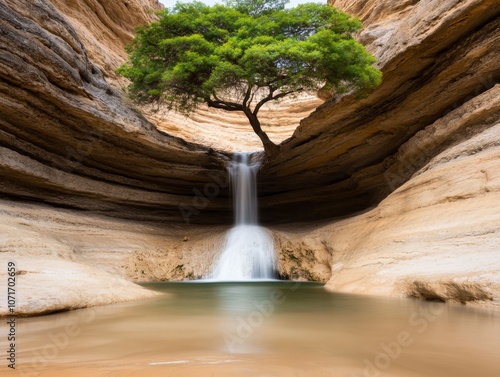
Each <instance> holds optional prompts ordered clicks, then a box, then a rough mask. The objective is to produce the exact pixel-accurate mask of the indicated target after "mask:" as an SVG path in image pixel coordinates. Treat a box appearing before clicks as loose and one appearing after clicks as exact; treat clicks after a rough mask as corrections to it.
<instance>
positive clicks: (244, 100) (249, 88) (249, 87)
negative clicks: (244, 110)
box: [243, 84, 253, 107]
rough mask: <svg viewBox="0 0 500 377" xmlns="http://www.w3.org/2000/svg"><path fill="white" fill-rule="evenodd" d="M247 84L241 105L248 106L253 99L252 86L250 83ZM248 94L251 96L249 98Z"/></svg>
mask: <svg viewBox="0 0 500 377" xmlns="http://www.w3.org/2000/svg"><path fill="white" fill-rule="evenodd" d="M247 85H248V88H247V91H246V93H245V98H243V107H248V106H250V103H251V102H252V99H253V95H252V87H251V86H250V84H247ZM250 96H252V97H251V99H250ZM249 99H250V103H248V104H247V102H248V100H249Z"/></svg>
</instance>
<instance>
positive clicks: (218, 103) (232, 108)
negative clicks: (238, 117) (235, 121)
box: [205, 96, 243, 111]
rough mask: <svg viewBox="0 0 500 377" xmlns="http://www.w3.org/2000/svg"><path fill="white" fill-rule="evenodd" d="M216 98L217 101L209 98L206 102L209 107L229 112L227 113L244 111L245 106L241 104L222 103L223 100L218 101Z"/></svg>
mask: <svg viewBox="0 0 500 377" xmlns="http://www.w3.org/2000/svg"><path fill="white" fill-rule="evenodd" d="M214 97H215V96H214ZM215 98H216V99H215V101H214V100H211V99H210V98H207V99H206V100H205V102H206V103H207V105H208V107H213V108H216V109H223V110H227V111H243V106H242V105H240V104H239V103H234V102H228V101H221V100H219V99H217V97H215Z"/></svg>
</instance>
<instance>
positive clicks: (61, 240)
mask: <svg viewBox="0 0 500 377" xmlns="http://www.w3.org/2000/svg"><path fill="white" fill-rule="evenodd" d="M0 229H1V233H0V266H2V267H1V268H0V281H1V283H0V284H1V286H2V287H6V284H7V263H8V262H9V261H14V262H15V263H16V267H17V271H18V274H19V275H18V276H17V287H16V299H17V304H16V313H17V314H20V315H38V314H45V313H49V312H54V311H62V310H70V309H76V308H83V307H88V306H95V305H103V304H111V303H116V302H122V301H128V300H137V299H142V298H148V297H154V296H156V295H157V294H156V293H155V292H152V291H149V290H147V289H144V288H142V287H140V286H138V285H136V284H134V283H131V282H130V281H131V280H132V281H135V282H139V281H162V280H181V279H193V278H198V277H201V276H205V275H207V274H208V273H209V272H210V271H211V268H212V266H213V263H214V259H215V258H216V257H217V255H218V253H219V252H220V250H221V244H222V242H223V235H224V231H225V230H226V229H227V228H226V227H212V228H208V229H207V228H200V227H194V226H193V227H190V228H186V227H183V226H173V225H169V226H164V225H162V224H148V223H144V222H135V221H126V220H120V219H113V218H107V217H104V216H98V215H92V214H88V213H87V214H85V213H81V212H75V211H69V210H63V209H54V208H51V207H48V206H43V205H40V204H35V205H33V204H22V203H16V202H9V201H5V200H0ZM186 239H187V240H186ZM5 314H7V306H6V301H5V300H2V301H1V302H0V315H5Z"/></svg>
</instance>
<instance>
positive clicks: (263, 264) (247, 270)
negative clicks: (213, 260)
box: [211, 153, 275, 281]
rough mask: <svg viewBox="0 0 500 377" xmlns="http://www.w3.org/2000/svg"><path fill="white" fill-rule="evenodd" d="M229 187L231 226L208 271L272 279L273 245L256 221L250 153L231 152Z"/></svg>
mask: <svg viewBox="0 0 500 377" xmlns="http://www.w3.org/2000/svg"><path fill="white" fill-rule="evenodd" d="M228 170H229V176H230V179H231V185H232V188H233V201H234V214H235V226H234V227H233V228H231V230H230V231H229V232H228V234H227V236H226V244H225V247H224V250H223V251H222V253H221V256H220V259H219V261H218V263H217V264H216V266H215V269H214V271H213V272H212V275H211V278H212V279H214V280H225V281H229V280H250V279H273V278H274V277H275V276H274V245H273V240H272V238H271V236H270V235H269V233H268V231H267V230H266V229H264V228H263V227H261V226H259V225H258V216H257V183H256V181H257V179H256V177H257V171H258V170H259V164H258V163H255V162H252V161H251V154H247V153H241V154H235V155H234V159H233V161H232V163H231V166H230V167H229V169H228Z"/></svg>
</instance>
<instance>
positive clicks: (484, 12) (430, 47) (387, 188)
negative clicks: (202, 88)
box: [259, 0, 500, 223]
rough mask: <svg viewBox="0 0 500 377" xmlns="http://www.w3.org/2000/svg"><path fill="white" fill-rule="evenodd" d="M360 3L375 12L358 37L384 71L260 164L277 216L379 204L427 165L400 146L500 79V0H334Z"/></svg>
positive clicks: (272, 214)
mask: <svg viewBox="0 0 500 377" xmlns="http://www.w3.org/2000/svg"><path fill="white" fill-rule="evenodd" d="M354 3H356V4H357V5H356V7H355V8H354V9H357V10H358V12H359V13H360V14H361V16H363V15H365V13H364V12H366V17H368V16H367V15H368V14H370V17H371V19H372V21H373V22H375V23H374V24H370V23H368V24H367V25H366V29H365V30H364V31H363V32H362V33H361V35H360V36H359V38H360V40H362V41H364V42H365V43H367V47H368V49H369V50H370V51H371V52H372V53H374V54H375V56H376V57H377V58H378V65H379V67H380V68H381V69H382V71H383V74H384V81H383V83H382V85H381V86H380V87H379V88H378V89H377V90H375V91H374V92H373V93H372V94H371V95H370V96H369V97H367V98H365V99H363V100H360V101H357V100H356V99H355V98H352V97H343V98H332V99H330V100H329V101H327V102H326V103H325V104H324V105H322V106H320V107H319V108H318V109H317V110H316V111H315V112H314V113H312V114H311V116H309V117H307V118H305V119H304V120H302V121H301V124H300V126H299V127H298V128H297V130H296V131H295V133H294V135H293V136H292V137H291V138H289V139H287V140H285V141H284V142H283V143H282V145H281V153H280V154H279V155H278V156H277V157H276V158H274V159H272V160H271V161H269V162H268V163H267V164H266V166H265V168H264V169H263V170H262V171H261V180H260V188H259V190H260V193H261V196H262V200H261V206H262V218H263V219H264V220H265V221H267V222H269V223H275V222H277V221H282V222H287V221H290V220H291V216H290V214H294V215H293V220H294V221H297V220H304V221H305V220H314V219H319V218H328V217H336V216H344V215H350V214H352V213H354V212H356V211H359V210H363V209H366V208H369V207H370V206H373V205H375V204H376V203H378V202H379V201H380V200H381V199H383V198H385V197H386V196H387V195H388V194H389V193H390V192H392V191H393V190H394V188H396V187H398V186H399V185H401V184H402V183H404V182H405V180H406V179H408V178H409V176H411V174H413V173H414V172H415V171H416V170H417V169H418V168H419V167H420V166H416V165H415V166H413V165H412V164H409V163H408V162H407V161H397V160H395V159H394V156H395V154H396V153H397V151H398V149H399V148H401V147H402V146H403V145H404V144H405V143H406V142H408V141H409V140H410V139H411V138H412V137H413V136H415V135H416V134H417V133H418V132H419V131H421V130H424V129H425V128H426V127H428V126H430V125H432V124H433V123H434V122H436V121H437V120H439V119H441V118H443V117H444V116H445V115H446V114H447V113H449V112H450V111H452V110H454V109H456V108H458V107H460V106H461V105H462V104H463V103H466V102H468V101H470V100H471V99H472V98H474V97H476V96H478V95H480V94H481V93H483V92H485V91H487V90H488V89H490V88H492V87H493V86H494V85H496V83H498V82H499V80H500V70H499V62H500V59H499V58H500V56H499V52H498V51H499V49H498V45H499V40H498V32H497V31H498V28H499V26H500V25H499V23H500V21H499V18H498V15H499V12H500V5H498V3H497V2H495V1H489V0H484V1H445V2H434V1H419V2H412V3H410V2H404V3H405V4H406V7H402V5H401V7H399V6H398V7H397V9H398V12H399V13H398V15H397V16H396V17H395V16H392V17H386V18H384V14H386V13H388V12H389V13H390V12H391V10H390V9H386V8H385V5H384V4H385V3H386V2H377V1H372V2H333V5H336V6H340V7H342V6H345V7H347V10H349V9H352V8H351V7H350V4H354ZM388 3H389V4H392V3H391V2H388ZM413 3H414V4H413ZM361 4H365V5H364V6H362V5H361ZM398 4H400V3H398ZM401 4H403V3H401ZM348 5H349V6H348ZM353 6H354V5H353ZM365 7H368V8H365ZM373 7H376V8H377V9H380V11H379V13H380V17H381V18H380V19H377V18H374V17H375V16H373V15H372V11H371V9H372V8H373ZM365 22H367V21H365ZM495 111H496V110H494V109H492V113H491V114H490V116H494V115H495ZM434 153H438V149H435V150H434ZM423 162H424V161H421V163H423ZM417 165H418V164H417ZM388 171H390V172H404V173H402V174H391V175H390V176H389V174H387V173H388Z"/></svg>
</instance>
